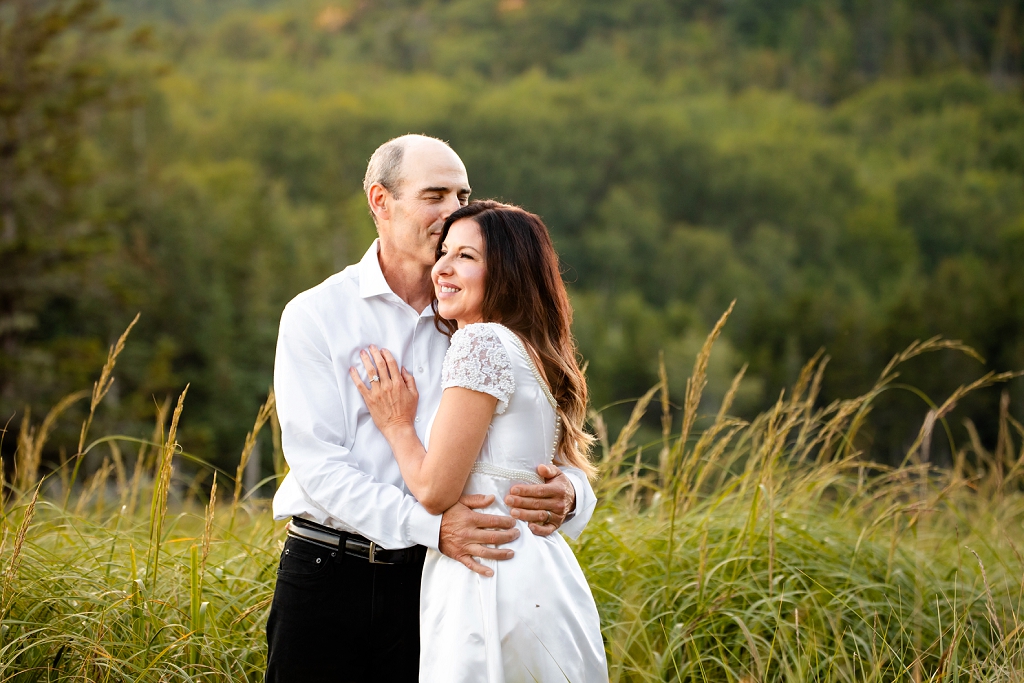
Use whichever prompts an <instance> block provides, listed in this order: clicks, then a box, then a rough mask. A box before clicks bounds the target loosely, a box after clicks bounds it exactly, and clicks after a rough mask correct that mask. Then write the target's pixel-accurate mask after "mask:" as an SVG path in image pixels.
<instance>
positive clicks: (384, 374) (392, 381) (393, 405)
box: [348, 346, 420, 438]
mask: <svg viewBox="0 0 1024 683" xmlns="http://www.w3.org/2000/svg"><path fill="white" fill-rule="evenodd" d="M359 357H360V358H361V359H362V361H363V368H365V369H366V375H367V376H368V377H369V379H370V382H369V385H367V384H365V383H363V380H362V378H361V377H360V376H359V371H358V370H356V369H355V368H349V370H348V373H349V375H351V377H352V381H353V382H355V384H356V389H358V390H359V393H360V395H362V397H363V400H364V401H366V407H367V408H368V409H369V410H370V416H371V417H372V418H373V423H374V424H375V425H377V429H379V430H380V431H381V433H382V434H383V435H384V437H385V438H389V433H394V432H395V430H401V429H404V428H412V426H413V420H415V419H416V405H417V403H419V398H420V395H419V393H418V392H417V391H416V380H415V379H413V376H412V375H411V374H410V373H409V372H407V371H406V370H405V368H401V367H399V366H398V363H397V362H396V361H395V358H394V356H392V355H391V352H390V351H388V350H387V349H384V350H380V349H378V348H377V347H376V346H371V347H370V349H369V352H367V351H360V352H359ZM374 366H376V367H374Z"/></svg>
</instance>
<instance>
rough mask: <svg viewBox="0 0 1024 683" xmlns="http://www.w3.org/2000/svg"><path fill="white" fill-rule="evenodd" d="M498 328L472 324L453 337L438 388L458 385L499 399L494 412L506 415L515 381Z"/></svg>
mask: <svg viewBox="0 0 1024 683" xmlns="http://www.w3.org/2000/svg"><path fill="white" fill-rule="evenodd" d="M500 327H501V326H500V325H494V324H493V323H474V324H472V325H466V326H465V327H463V328H461V329H459V330H458V331H456V332H455V334H453V335H452V344H451V346H450V347H449V348H448V353H447V354H446V355H445V358H444V365H443V367H442V370H441V386H442V387H444V388H448V387H452V386H460V387H464V388H466V389H472V390H474V391H481V392H483V393H487V394H491V395H492V396H494V397H496V398H497V399H498V407H497V409H496V411H495V412H497V413H498V414H500V413H503V412H505V408H506V407H507V406H508V399H509V397H511V395H512V394H513V393H514V392H515V388H516V381H515V376H514V372H513V369H512V362H511V359H510V357H509V352H508V350H507V349H506V346H505V345H506V342H504V341H503V340H502V337H501V334H502V333H501V332H500V331H498V330H499V328H500Z"/></svg>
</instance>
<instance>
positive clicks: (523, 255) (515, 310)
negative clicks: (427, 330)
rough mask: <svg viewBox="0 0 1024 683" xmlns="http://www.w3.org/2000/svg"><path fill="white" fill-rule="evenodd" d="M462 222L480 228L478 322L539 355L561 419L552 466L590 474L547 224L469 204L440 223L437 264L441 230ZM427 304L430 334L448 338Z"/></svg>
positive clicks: (512, 209)
mask: <svg viewBox="0 0 1024 683" xmlns="http://www.w3.org/2000/svg"><path fill="white" fill-rule="evenodd" d="M464 218H469V219H472V220H473V221H474V222H475V223H476V224H477V225H479V226H480V232H481V233H482V234H483V238H484V247H485V249H486V252H487V253H486V254H485V261H486V265H487V272H486V275H485V276H484V301H483V311H482V313H483V319H484V320H485V321H487V322H497V323H501V324H502V325H504V326H505V327H507V328H509V329H510V330H512V331H513V332H515V333H516V334H518V335H519V336H520V337H521V338H522V339H523V340H524V341H526V342H527V344H528V346H530V347H532V349H533V351H535V352H536V353H537V355H538V356H539V357H540V361H541V365H542V367H543V370H544V375H545V377H546V378H547V380H548V383H549V384H550V387H551V394H552V395H553V396H554V397H555V401H556V402H557V403H558V412H559V413H560V414H561V416H562V425H563V426H562V434H561V438H560V441H559V445H558V449H557V454H556V460H557V461H558V462H559V463H560V464H565V465H571V466H573V467H578V468H579V469H581V470H583V471H584V472H586V473H587V474H588V475H590V476H593V474H594V473H595V468H594V466H593V464H591V462H590V459H589V453H590V447H591V445H592V444H593V441H594V437H593V436H591V435H590V434H588V433H587V432H586V431H585V430H584V429H583V424H584V422H585V421H586V418H587V382H586V379H585V378H584V376H583V372H582V371H581V370H580V367H579V364H578V363H577V352H576V340H575V339H573V336H572V331H571V326H572V306H571V305H570V304H569V295H568V293H567V292H566V291H565V284H564V283H563V282H562V277H561V275H560V273H559V268H558V254H557V253H556V252H555V247H554V245H553V244H552V243H551V236H550V235H549V234H548V229H547V226H545V225H544V222H543V221H542V220H541V219H540V217H538V216H537V215H535V214H532V213H530V212H528V211H524V210H523V209H521V208H519V207H518V206H511V205H508V204H502V203H500V202H495V201H491V200H483V201H477V202H473V203H472V204H469V205H467V206H464V207H462V208H461V209H459V210H458V211H455V212H454V213H452V214H451V215H450V216H449V217H448V220H446V221H445V222H444V227H443V228H442V230H441V238H440V239H439V240H438V242H437V252H436V254H435V256H436V257H437V258H438V259H440V258H441V248H442V245H443V244H444V240H445V238H446V237H447V236H448V230H449V229H450V228H451V226H452V225H453V224H454V223H455V222H456V221H460V220H462V219H464ZM432 306H433V310H434V324H435V325H436V326H437V329H438V330H440V331H441V332H443V333H444V334H447V335H448V336H451V335H452V334H454V333H455V331H456V330H457V329H458V326H457V325H456V323H455V321H453V320H446V319H444V318H442V317H441V316H440V315H439V314H438V312H437V298H436V297H435V299H434V301H433V304H432Z"/></svg>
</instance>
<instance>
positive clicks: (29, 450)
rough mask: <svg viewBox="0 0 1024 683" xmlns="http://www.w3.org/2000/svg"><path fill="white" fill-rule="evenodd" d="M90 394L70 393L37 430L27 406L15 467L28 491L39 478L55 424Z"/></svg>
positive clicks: (59, 402) (19, 434) (23, 489)
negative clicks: (45, 448) (45, 450)
mask: <svg viewBox="0 0 1024 683" xmlns="http://www.w3.org/2000/svg"><path fill="white" fill-rule="evenodd" d="M88 395H89V392H88V391H76V392H75V393H73V394H68V395H67V396H65V397H64V398H62V399H61V400H60V401H58V402H57V405H55V406H54V407H53V408H51V409H50V412H48V413H47V414H46V417H44V418H43V423H42V424H41V425H40V426H39V429H38V430H36V429H35V428H33V427H32V426H31V419H32V418H31V410H30V409H29V408H28V407H26V408H25V416H24V418H23V419H22V422H21V431H20V432H18V455H17V460H16V465H15V467H16V468H17V472H18V486H19V487H20V488H21V490H22V491H28V489H29V488H30V487H32V486H33V485H34V484H35V483H36V480H37V479H38V478H39V465H40V463H41V462H42V460H43V446H44V445H46V441H47V439H49V438H50V434H51V433H52V432H53V428H54V425H56V423H57V418H59V417H60V416H61V415H62V414H63V413H64V411H66V410H67V409H68V408H70V407H71V406H73V405H74V404H75V403H77V402H78V401H80V400H82V399H83V398H85V397H86V396H88Z"/></svg>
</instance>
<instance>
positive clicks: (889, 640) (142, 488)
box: [0, 314, 1024, 683]
mask: <svg viewBox="0 0 1024 683" xmlns="http://www.w3.org/2000/svg"><path fill="white" fill-rule="evenodd" d="M727 315H728V314H726V316H723V318H722V320H721V321H720V322H719V325H718V326H716V328H715V329H714V331H713V332H712V334H711V335H710V337H709V338H708V341H707V343H706V344H705V346H704V348H703V349H702V351H701V353H700V354H699V355H698V357H697V359H696V362H695V365H694V371H693V374H692V376H691V378H690V380H689V382H688V384H687V390H686V393H685V396H684V397H683V398H682V404H681V406H679V407H678V408H677V407H676V406H675V405H674V404H673V400H672V397H671V396H669V394H668V382H667V378H666V376H665V373H664V370H662V373H661V381H660V382H659V383H658V385H656V386H655V387H653V388H652V389H651V391H649V392H648V393H647V394H646V395H645V396H643V397H642V398H641V399H640V400H639V401H638V402H637V404H636V406H635V409H634V411H633V414H632V417H631V419H630V420H629V422H628V423H627V424H626V426H625V427H624V428H623V429H622V430H621V431H620V432H619V433H618V434H617V435H616V437H615V438H614V439H612V438H611V436H610V435H609V434H608V432H607V429H606V426H605V423H604V421H603V419H602V416H601V415H600V414H595V415H594V416H593V420H592V424H593V426H594V429H595V431H596V432H597V433H598V436H599V440H600V442H601V444H602V446H601V447H600V453H599V458H600V464H601V472H602V477H601V479H600V480H599V481H598V483H597V485H596V488H597V490H598V494H599V496H600V498H601V501H602V502H601V505H600V506H599V508H598V510H597V512H596V513H595V517H594V520H593V521H592V522H591V525H590V527H589V529H588V530H587V532H586V533H585V534H584V535H583V537H582V539H581V540H580V541H579V542H578V543H577V544H576V552H577V556H578V557H579V559H580V563H581V564H582V565H583V567H584V569H585V571H586V573H587V575H588V577H589V579H590V582H591V586H592V588H593V590H594V593H595V597H596V598H597V601H598V605H599V609H600V612H601V616H602V622H603V628H604V634H605V637H606V643H607V650H608V656H609V663H610V667H611V677H612V680H613V681H665V680H672V681H735V682H737V683H752V682H754V681H823V682H824V681H1007V682H1008V681H1024V674H1022V673H1021V672H1022V671H1024V647H1022V646H1024V640H1022V634H1024V611H1022V603H1021V599H1022V596H1024V581H1022V577H1024V557H1022V555H1021V550H1022V548H1024V528H1022V526H1021V523H1022V520H1024V514H1022V513H1024V495H1022V491H1024V465H1022V463H1024V427H1022V425H1021V424H1020V423H1018V422H1017V421H1015V420H1014V419H1013V418H1012V417H1011V416H1010V413H1009V405H1008V402H1007V399H1004V400H1003V402H1002V404H1001V409H1000V416H999V420H1000V431H999V437H998V440H997V443H996V444H995V446H994V448H992V449H991V450H990V449H986V448H985V447H984V446H983V445H982V443H981V441H980V439H979V438H978V437H977V433H976V431H973V430H972V429H971V426H970V425H968V432H969V433H970V434H971V435H972V438H971V439H970V442H969V443H968V444H966V445H965V446H964V447H962V448H958V449H956V451H955V456H956V457H955V464H954V466H953V467H952V468H950V469H945V470H944V469H937V468H935V467H933V466H931V465H930V462H929V461H930V448H931V440H932V435H933V432H934V430H935V429H936V428H941V427H942V425H943V424H944V420H945V418H946V416H947V415H948V413H949V411H950V410H951V408H952V406H953V404H954V403H955V402H956V401H957V400H959V399H960V398H962V397H963V395H964V394H965V393H967V392H969V391H972V390H975V389H977V388H979V387H981V386H985V385H988V384H992V383H996V382H1001V381H1005V380H1007V379H1009V378H1010V375H1008V374H991V373H990V374H988V375H985V376H983V377H981V378H980V379H979V381H978V382H975V383H974V384H972V385H971V386H968V387H963V388H961V389H959V390H957V392H954V394H953V395H952V396H951V397H950V398H949V400H947V401H944V402H942V403H940V404H938V405H936V406H935V408H934V409H933V410H932V411H931V412H929V414H928V417H927V418H926V419H925V421H924V424H923V425H922V428H921V432H920V434H919V435H918V438H917V439H916V440H915V442H914V443H913V444H912V446H911V448H910V449H909V450H908V453H907V457H906V461H905V462H904V463H903V464H902V465H901V466H899V467H885V466H882V465H880V464H878V463H874V462H872V460H871V457H870V455H871V454H870V453H864V452H862V451H861V450H860V443H861V441H862V440H861V439H858V433H859V431H860V430H861V429H862V427H863V425H864V423H865V418H866V417H867V415H868V413H869V412H870V411H871V410H872V407H873V405H874V403H875V401H876V399H877V398H878V396H880V395H881V394H882V393H883V392H885V391H886V390H888V389H889V388H890V387H891V385H892V384H893V382H894V380H895V378H896V376H897V372H898V368H899V365H900V364H901V363H903V362H904V361H906V360H909V359H910V358H913V357H916V356H919V355H922V354H928V353H933V352H937V351H943V352H946V353H949V352H964V353H972V352H971V351H970V349H967V348H966V347H963V346H962V345H961V344H958V343H956V342H950V341H944V340H939V339H933V340H929V341H926V342H922V343H916V344H914V345H912V346H911V347H910V348H908V349H907V350H906V351H905V352H904V353H902V354H900V355H899V356H897V357H896V358H894V359H893V362H892V363H890V365H889V366H887V367H886V368H885V369H884V370H883V372H882V375H881V376H880V378H879V380H878V382H877V383H876V385H875V386H874V387H873V388H872V390H871V391H869V392H867V393H866V394H865V395H863V396H859V397H856V398H852V399H849V400H845V401H838V402H835V403H833V404H830V405H827V406H821V405H819V401H818V390H819V387H820V386H821V381H822V377H823V375H824V372H825V368H826V365H827V362H828V359H827V357H824V356H821V355H819V356H816V357H815V358H813V359H812V360H811V361H810V362H809V363H808V364H807V365H806V366H805V367H804V369H803V372H802V373H801V374H800V377H799V379H798V381H797V382H796V384H795V385H794V386H793V387H792V388H791V389H790V390H789V391H787V392H785V393H784V394H783V395H781V396H780V397H779V399H778V401H777V403H776V404H775V405H774V406H773V407H772V408H771V409H770V410H768V411H767V412H765V413H764V414H762V415H759V416H757V417H756V418H755V419H753V420H752V421H749V422H746V421H743V420H740V419H737V418H735V417H732V416H730V412H729V411H730V405H731V401H732V398H733V396H735V394H736V391H737V389H738V387H739V382H740V379H741V376H742V373H740V376H739V377H737V378H736V380H735V381H734V382H733V385H732V388H731V389H730V390H729V392H728V393H727V394H726V396H725V398H724V400H723V402H722V404H721V407H720V409H719V410H718V411H717V413H716V414H713V415H705V414H702V413H701V405H702V392H703V390H704V386H705V384H706V378H705V372H706V368H707V361H708V358H709V356H710V353H711V348H712V344H713V343H714V339H715V338H716V337H717V335H718V333H719V332H720V330H721V327H722V325H724V324H725V318H726V317H727ZM120 345H121V346H123V339H122V341H121V343H120ZM116 350H117V352H118V353H119V349H116ZM116 357H117V353H114V350H112V353H111V356H110V358H109V359H108V365H109V368H105V369H104V374H103V378H104V379H103V380H102V381H101V382H98V383H97V386H98V387H100V388H102V385H104V383H106V382H108V381H109V379H110V378H111V377H112V375H111V370H112V369H113V364H114V362H116ZM101 398H102V397H101ZM68 400H69V401H70V400H73V399H68ZM74 400H77V399H74ZM652 403H653V404H654V406H655V407H656V408H657V409H660V413H661V423H660V424H661V434H660V435H659V436H658V437H657V438H655V439H654V440H652V441H651V442H649V443H640V444H637V443H634V442H635V440H636V438H637V436H638V434H641V433H644V431H643V430H640V429H639V427H640V423H641V420H642V419H643V416H644V414H645V413H646V412H647V411H648V410H649V409H650V408H651V407H652V405H651V404H652ZM94 404H98V401H95V391H94ZM184 405H185V403H184V394H183V395H182V398H181V399H180V400H179V402H178V404H177V407H176V408H175V410H174V411H173V414H171V417H170V422H169V424H168V422H167V418H168V414H169V413H170V410H169V409H170V406H169V404H167V405H165V406H163V407H162V409H161V411H160V412H159V414H158V419H157V427H156V429H155V431H154V437H153V438H152V439H150V440H149V441H146V442H140V441H139V440H137V439H128V438H127V437H116V436H107V437H102V438H99V439H96V440H94V441H93V442H91V443H85V441H86V439H85V437H84V435H85V434H86V433H87V432H88V428H89V426H90V425H89V423H91V419H92V414H93V412H94V411H95V409H96V405H93V406H92V408H91V411H90V418H89V421H88V423H87V424H86V425H84V426H83V430H82V434H83V443H82V445H81V447H80V448H79V453H78V454H77V456H83V457H84V456H85V455H86V454H88V453H90V452H92V451H98V450H101V449H103V448H107V449H110V451H111V455H110V456H108V457H107V459H105V461H104V464H103V465H101V466H100V467H99V469H98V470H97V471H96V472H95V473H94V474H93V475H92V477H91V478H90V479H89V480H88V481H85V482H83V483H82V484H79V485H77V486H76V485H75V483H74V479H75V477H72V476H70V475H68V474H66V473H65V474H63V475H62V474H61V471H58V472H56V473H55V474H50V475H48V480H47V481H46V482H44V484H43V485H42V487H40V485H39V484H38V475H37V474H36V473H37V472H38V468H39V463H40V454H41V452H42V448H43V446H44V442H45V438H46V435H47V434H48V433H49V429H50V428H52V423H53V421H54V420H56V419H57V417H58V416H59V412H60V410H63V408H61V406H58V407H57V408H55V409H54V413H56V414H57V415H55V416H54V417H53V418H52V419H50V423H49V425H47V424H46V421H45V420H44V423H42V424H41V425H40V426H39V427H38V428H35V427H33V425H32V423H31V420H30V418H26V420H25V421H24V422H23V424H22V427H21V431H20V432H19V441H18V444H19V446H18V454H17V460H18V471H17V474H16V476H15V477H14V479H13V481H11V482H9V483H8V484H7V487H8V491H9V492H10V495H9V497H8V500H7V503H6V506H5V508H4V513H3V517H2V519H0V577H2V579H0V580H2V582H3V583H2V584H0V681H3V682H7V681H12V682H14V681H18V682H19V683H20V682H28V681H48V680H88V681H164V680H204V681H229V680H230V681H242V680H249V681H258V680H261V678H262V670H263V666H264V662H265V646H264V640H263V631H264V628H265V620H266V614H267V609H268V606H269V601H270V597H271V595H272V592H273V585H274V577H275V568H276V563H277V561H278V556H279V552H280V548H281V544H282V542H283V538H284V536H283V529H282V527H281V525H279V524H275V523H274V522H273V521H272V520H271V518H270V513H269V510H268V509H267V506H266V504H265V503H264V502H259V501H254V500H250V499H247V498H246V496H244V495H243V491H242V489H241V484H240V483H239V482H238V481H237V480H236V481H235V482H234V488H233V493H234V495H233V496H232V497H231V500H230V501H229V502H228V503H224V504H221V505H220V507H218V505H217V503H216V493H215V491H216V488H215V489H214V492H211V496H210V500H209V501H206V502H205V504H204V501H200V500H198V498H197V497H196V496H191V497H190V496H188V495H185V496H181V495H179V493H178V491H179V490H181V489H183V488H184V487H177V488H176V487H175V484H176V482H180V478H178V479H176V478H175V477H174V476H173V472H174V469H175V463H176V462H177V461H179V460H181V459H182V458H183V457H185V454H182V453H181V452H180V447H179V446H178V445H177V444H176V442H175V434H176V430H177V425H178V424H179V419H181V416H182V409H183V406H184ZM64 407H65V408H66V406H64ZM58 409H60V410H58ZM186 412H187V411H186ZM48 419H49V418H48ZM677 419H678V427H676V426H675V423H676V421H677ZM267 421H270V423H271V426H272V427H273V430H274V437H275V439H274V441H275V445H276V444H277V443H279V437H278V436H277V435H278V427H277V424H276V421H275V419H274V414H273V397H272V396H271V397H270V398H269V399H268V402H267V404H266V405H265V406H264V407H263V408H262V409H261V410H260V413H259V415H258V416H257V419H256V424H255V426H254V429H253V432H252V433H251V435H250V437H249V438H247V439H246V443H245V445H244V447H243V451H242V453H243V455H242V458H241V460H242V461H243V462H241V463H240V467H239V469H238V472H237V474H238V475H239V479H240V475H241V473H242V472H243V471H244V461H246V460H247V459H248V458H249V457H251V456H252V454H253V449H254V445H255V438H256V434H257V433H258V432H259V430H260V428H261V427H262V426H264V424H265V423H266V422H267ZM118 444H120V445H118ZM131 444H135V445H136V446H138V451H137V453H136V454H135V464H134V470H133V473H132V475H131V476H128V474H127V467H126V466H125V464H124V463H123V462H122V456H121V450H120V449H121V446H127V445H131ZM278 450H279V449H275V463H276V467H277V468H278V469H279V470H280V469H283V462H279V460H280V457H279V453H278V452H277V451H278ZM115 454H116V455H115ZM77 456H76V458H74V459H72V461H69V463H67V464H66V465H65V468H66V469H73V470H75V471H76V472H75V474H76V476H77V470H78V465H79V464H80V463H81V461H82V457H77ZM26 469H27V470H28V473H26ZM179 472H180V468H179ZM216 478H217V480H218V481H219V482H220V483H221V485H223V481H224V480H225V479H230V477H228V476H227V475H226V474H225V473H223V472H220V473H218V474H217V475H216ZM216 485H217V484H216V483H215V487H216ZM40 491H45V492H46V494H45V495H44V494H43V493H40ZM190 491H192V492H194V491H195V487H191V488H190ZM145 496H149V500H150V505H149V506H148V507H147V508H146V509H145V510H142V511H136V507H137V505H136V503H137V502H138V501H139V500H140V499H143V498H144V497H145ZM225 507H227V508H228V509H224V508H225Z"/></svg>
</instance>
